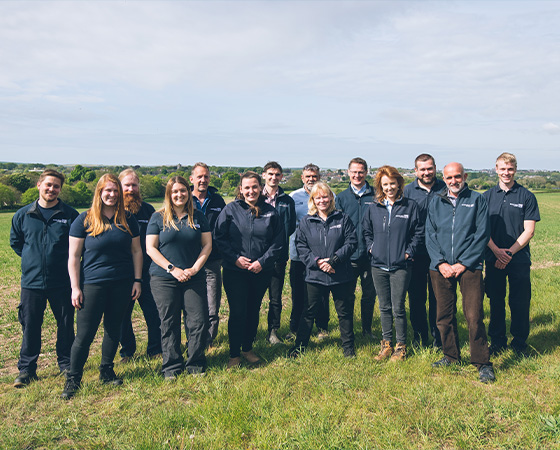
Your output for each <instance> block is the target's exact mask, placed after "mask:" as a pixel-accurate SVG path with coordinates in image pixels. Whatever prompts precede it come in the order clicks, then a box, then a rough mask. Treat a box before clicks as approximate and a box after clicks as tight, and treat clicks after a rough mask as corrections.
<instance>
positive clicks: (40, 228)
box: [10, 200, 78, 289]
mask: <svg viewBox="0 0 560 450" xmlns="http://www.w3.org/2000/svg"><path fill="white" fill-rule="evenodd" d="M37 203H38V200H37V201H35V202H33V203H31V204H29V205H27V206H24V207H23V208H21V209H20V210H19V211H17V212H16V213H15V214H14V217H13V218H12V229H11V231H10V246H11V247H12V248H13V249H14V251H15V252H16V253H17V254H18V255H19V256H21V287H22V288H25V289H51V288H59V287H65V286H70V278H69V276H68V233H69V232H70V225H71V224H72V222H73V221H74V220H75V219H76V217H78V211H76V210H75V209H74V208H72V207H70V206H68V205H66V204H64V203H63V202H62V201H61V200H59V201H58V204H57V205H56V206H55V207H54V208H57V209H58V211H57V212H55V213H54V214H53V215H52V217H51V218H50V219H49V221H48V222H47V221H45V219H44V218H43V216H42V215H41V212H40V211H39V207H38V206H37Z"/></svg>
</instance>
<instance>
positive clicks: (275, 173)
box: [262, 168, 282, 190]
mask: <svg viewBox="0 0 560 450" xmlns="http://www.w3.org/2000/svg"><path fill="white" fill-rule="evenodd" d="M262 177H263V179H264V182H265V184H266V186H267V187H269V188H271V189H273V190H275V189H276V188H277V187H278V184H279V183H280V181H282V172H280V169H273V168H270V169H268V170H267V171H266V172H263V174H262Z"/></svg>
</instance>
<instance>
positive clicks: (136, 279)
mask: <svg viewBox="0 0 560 450" xmlns="http://www.w3.org/2000/svg"><path fill="white" fill-rule="evenodd" d="M134 282H135V283H142V278H135V279H134Z"/></svg>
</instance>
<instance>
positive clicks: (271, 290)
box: [268, 261, 287, 333]
mask: <svg viewBox="0 0 560 450" xmlns="http://www.w3.org/2000/svg"><path fill="white" fill-rule="evenodd" d="M286 263H287V261H279V262H276V263H274V269H273V270H272V278H271V279H270V285H269V286H268V296H269V299H270V303H269V305H268V332H269V333H270V331H271V330H277V329H278V328H280V316H281V315H282V291H283V290H284V279H285V277H286Z"/></svg>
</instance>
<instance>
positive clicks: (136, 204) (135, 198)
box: [124, 192, 142, 214]
mask: <svg viewBox="0 0 560 450" xmlns="http://www.w3.org/2000/svg"><path fill="white" fill-rule="evenodd" d="M141 207H142V197H140V194H139V193H136V192H125V193H124V209H126V210H127V211H128V212H129V213H131V214H138V211H140V208H141Z"/></svg>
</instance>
